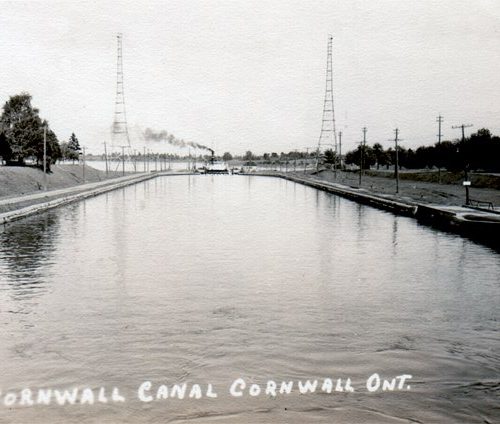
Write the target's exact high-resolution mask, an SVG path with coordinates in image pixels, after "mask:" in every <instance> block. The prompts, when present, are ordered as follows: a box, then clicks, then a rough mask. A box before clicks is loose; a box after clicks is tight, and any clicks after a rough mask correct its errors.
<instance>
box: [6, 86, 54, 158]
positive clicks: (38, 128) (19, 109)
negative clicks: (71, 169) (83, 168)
mask: <svg viewBox="0 0 500 424" xmlns="http://www.w3.org/2000/svg"><path fill="white" fill-rule="evenodd" d="M44 128H46V136H47V138H46V140H47V157H48V164H50V163H55V161H56V160H57V159H58V158H60V157H61V149H60V147H59V143H58V141H57V137H56V135H55V134H54V132H53V131H52V130H50V128H49V127H48V123H47V121H42V120H41V118H40V116H39V115H38V109H36V108H34V107H32V105H31V95H30V94H28V93H21V94H18V95H15V96H11V97H10V99H9V100H8V101H7V102H5V104H4V106H3V113H2V116H1V117H0V131H2V132H3V134H4V135H5V138H6V140H7V144H8V148H7V147H6V146H5V145H4V146H3V148H2V149H3V151H4V153H6V154H7V156H9V155H10V158H9V159H8V161H9V162H13V161H15V162H17V163H18V164H20V165H22V164H24V162H25V159H27V158H34V159H36V161H37V163H38V164H40V162H41V161H43V143H44ZM9 149H10V151H9Z"/></svg>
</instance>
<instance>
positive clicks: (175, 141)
mask: <svg viewBox="0 0 500 424" xmlns="http://www.w3.org/2000/svg"><path fill="white" fill-rule="evenodd" d="M142 135H143V137H144V139H145V140H148V141H156V142H161V141H165V142H167V143H168V144H171V145H172V146H177V147H194V148H195V149H203V150H208V151H212V149H210V148H209V147H207V146H204V145H203V144H199V143H194V142H192V141H184V140H182V139H180V138H177V137H176V136H175V135H173V134H169V133H168V132H167V131H165V130H162V131H159V132H156V131H153V130H152V129H151V128H147V129H146V131H144V132H143V134H142Z"/></svg>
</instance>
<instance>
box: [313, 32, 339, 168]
mask: <svg viewBox="0 0 500 424" xmlns="http://www.w3.org/2000/svg"><path fill="white" fill-rule="evenodd" d="M332 50H333V37H332V36H331V35H329V36H328V48H327V56H326V88H325V101H324V104H323V120H322V121H321V132H320V135H319V140H318V148H317V151H316V169H318V168H319V156H320V153H321V149H322V147H323V146H331V147H332V148H333V149H334V152H335V154H337V130H336V128H335V108H334V106H333V67H332ZM334 167H335V169H336V163H335V165H334Z"/></svg>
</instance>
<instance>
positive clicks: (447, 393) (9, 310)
mask: <svg viewBox="0 0 500 424" xmlns="http://www.w3.org/2000/svg"><path fill="white" fill-rule="evenodd" d="M499 276H500V255H499V254H498V253H496V252H494V251H493V250H490V249H489V248H487V247H484V246H482V245H479V244H475V243H474V242H472V241H469V240H467V239H464V238H461V237H459V236H456V235H453V234H448V233H443V232H439V231H435V230H433V229H430V228H428V227H424V226H421V225H419V224H418V223H417V222H416V221H414V220H412V219H410V218H405V217H398V216H394V215H392V214H390V213H386V212H382V211H379V210H376V209H372V208H370V207H366V206H362V205H358V204H356V203H353V202H351V201H349V200H346V199H342V198H339V197H336V196H334V195H330V194H327V193H324V192H320V191H316V190H315V189H312V188H309V187H305V186H302V185H299V184H295V183H292V182H289V181H284V180H280V179H274V178H265V177H244V176H194V177H189V176H174V177H160V178H156V179H153V180H149V181H147V182H144V183H140V184H136V185H134V186H130V187H127V188H124V189H121V190H116V191H113V192H110V193H107V194H105V195H101V196H98V197H95V198H91V199H88V200H85V201H83V202H80V203H75V204H72V205H70V206H67V207H64V208H60V209H57V210H53V211H51V212H49V213H46V214H44V215H41V216H38V217H33V218H30V219H25V220H22V221H19V222H17V223H14V224H11V225H8V226H6V227H5V228H3V229H0V326H1V327H0V331H1V332H0V391H1V393H0V422H35V421H36V422H42V423H56V422H57V423H58V422H60V423H63V422H64V423H68V422H110V423H111V422H130V423H133V422H162V423H164V422H176V423H177V422H188V421H190V422H197V423H198V422H228V423H235V422H249V423H254V422H281V423H285V422H286V423H289V422H292V423H293V422H295V423H304V422H369V423H371V422H382V423H385V422H387V423H392V422H394V423H400V422H478V423H479V422H495V421H497V422H498V420H499V419H500V410H499V404H498V396H499V393H500V374H499V371H500V340H499V334H498V327H499V319H500V310H499V305H500V284H499ZM375 374H376V375H375ZM402 375H406V376H411V377H404V383H402V381H403V377H400V376H402ZM397 376H399V377H398V378H397V379H396V380H394V381H393V380H392V379H393V378H395V377H397ZM329 379H331V382H332V384H333V388H332V387H330V388H331V389H332V390H331V393H328V391H329V389H328V387H329V381H330V380H329ZM338 379H341V380H340V382H339V383H340V384H339V386H337V380H338ZM347 379H350V384H348V385H347V386H346V382H347ZM307 380H309V383H310V384H311V386H310V387H309V388H311V387H312V385H314V380H317V381H318V385H317V387H316V390H315V391H314V393H311V391H312V389H311V390H309V392H308V393H301V392H300V389H304V387H306V385H307ZM384 380H386V381H387V383H386V386H385V387H386V389H387V390H385V391H384V390H382V387H383V381H384ZM269 381H270V383H269ZM290 381H291V382H293V388H292V390H291V391H290V393H288V392H287V391H286V387H285V389H283V391H282V392H281V393H280V391H279V389H280V386H281V382H290ZM243 382H244V383H243ZM273 382H274V383H275V384H276V387H277V389H276V396H275V395H274V394H273V392H272V388H273ZM299 382H300V384H301V386H299ZM379 383H380V386H379ZM393 383H394V384H393ZM399 383H402V384H399ZM176 384H177V385H178V389H179V388H181V389H182V385H183V384H185V385H186V390H187V391H186V394H185V397H184V398H183V399H180V397H182V396H181V395H180V394H179V391H175V390H177V389H175V390H174V389H173V386H174V385H176ZM196 385H199V386H196ZM209 385H211V386H209ZM162 386H163V387H162ZM244 386H245V387H244ZM114 387H116V388H117V390H118V394H116V396H115V399H112V397H111V391H112V390H113V388H114ZM193 387H194V389H193ZM101 388H102V389H101ZM231 388H232V389H233V390H232V391H231V390H230V389H231ZM349 388H352V390H353V391H351V390H349ZM28 389H29V391H28ZM139 389H140V390H139ZM198 389H200V391H201V392H202V393H201V398H200V399H197V398H196V397H197V396H198V394H199V393H198ZM249 389H250V390H249ZM266 389H267V390H266ZM335 389H338V390H340V389H344V391H338V390H337V391H336V390H335ZM40 390H42V392H43V393H44V394H45V402H46V403H49V404H48V405H43V404H38V403H40V402H39V401H40V399H39V398H37V396H38V395H39V391H40ZM65 390H66V391H67V393H70V394H71V393H73V394H75V393H76V394H77V395H78V398H76V402H75V403H76V404H75V405H71V404H68V403H67V404H66V405H64V406H63V405H60V404H59V403H58V402H59V401H60V399H59V398H56V394H55V392H56V391H57V392H58V395H60V396H62V394H64V391H65ZM72 390H76V391H75V392H72ZM100 390H102V391H103V392H102V393H101V399H100V400H101V401H103V400H107V402H106V403H104V402H101V401H99V399H98V397H99V391H100ZM158 390H159V392H160V396H159V397H160V399H158V400H157V392H158ZM49 391H51V392H50V393H49ZM207 391H208V393H207ZM259 391H260V392H259ZM303 391H304V390H303ZM43 393H42V401H43ZM47 393H49V395H47ZM165 393H166V395H168V398H167V399H164V397H165ZM215 393H216V394H217V397H212V396H215ZM190 394H191V397H189V395H190ZM91 395H93V396H94V399H93V400H94V403H93V404H92V396H91ZM30 396H32V397H31V398H30ZM47 396H48V400H47ZM30 400H31V401H32V402H34V403H35V404H34V405H30ZM42 403H43V402H42ZM82 403H83V404H82Z"/></svg>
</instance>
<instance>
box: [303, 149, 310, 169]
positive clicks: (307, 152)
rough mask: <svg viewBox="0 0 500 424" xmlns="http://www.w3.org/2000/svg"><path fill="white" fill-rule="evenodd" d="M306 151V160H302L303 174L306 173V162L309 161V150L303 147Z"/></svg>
mask: <svg viewBox="0 0 500 424" xmlns="http://www.w3.org/2000/svg"><path fill="white" fill-rule="evenodd" d="M304 149H306V159H305V160H304V174H305V173H306V169H307V161H308V160H309V149H310V147H304Z"/></svg>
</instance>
